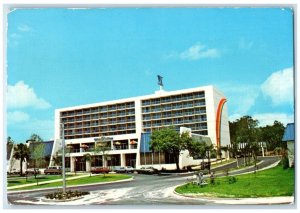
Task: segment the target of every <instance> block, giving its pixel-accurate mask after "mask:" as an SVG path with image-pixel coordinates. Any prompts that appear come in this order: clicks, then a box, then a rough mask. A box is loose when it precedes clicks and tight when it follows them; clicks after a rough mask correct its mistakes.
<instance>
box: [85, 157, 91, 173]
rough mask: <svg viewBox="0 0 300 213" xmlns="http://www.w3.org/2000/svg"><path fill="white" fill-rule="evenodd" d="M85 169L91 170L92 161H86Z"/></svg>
mask: <svg viewBox="0 0 300 213" xmlns="http://www.w3.org/2000/svg"><path fill="white" fill-rule="evenodd" d="M85 170H86V171H87V172H89V171H91V161H88V160H87V161H85Z"/></svg>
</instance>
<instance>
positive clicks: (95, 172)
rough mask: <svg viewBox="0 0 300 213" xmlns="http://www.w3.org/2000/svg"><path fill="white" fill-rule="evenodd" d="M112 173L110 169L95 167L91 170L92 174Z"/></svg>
mask: <svg viewBox="0 0 300 213" xmlns="http://www.w3.org/2000/svg"><path fill="white" fill-rule="evenodd" d="M109 172H111V170H110V169H109V168H106V167H93V168H92V169H91V173H92V174H100V173H106V174H107V173H109Z"/></svg>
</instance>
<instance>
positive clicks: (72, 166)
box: [70, 157, 75, 172]
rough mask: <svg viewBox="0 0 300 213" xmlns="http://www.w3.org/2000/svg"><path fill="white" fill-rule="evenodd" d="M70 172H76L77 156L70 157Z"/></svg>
mask: <svg viewBox="0 0 300 213" xmlns="http://www.w3.org/2000/svg"><path fill="white" fill-rule="evenodd" d="M70 172H75V157H70Z"/></svg>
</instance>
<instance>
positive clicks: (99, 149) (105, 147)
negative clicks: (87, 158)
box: [93, 137, 111, 176]
mask: <svg viewBox="0 0 300 213" xmlns="http://www.w3.org/2000/svg"><path fill="white" fill-rule="evenodd" d="M110 150H111V146H110V141H107V140H106V139H105V137H100V138H98V139H96V140H95V148H94V151H93V155H94V156H95V157H96V156H99V155H101V156H102V166H103V167H104V166H105V165H104V163H105V162H107V159H108V154H109V151H110ZM95 157H94V158H93V159H95ZM104 176H105V173H104Z"/></svg>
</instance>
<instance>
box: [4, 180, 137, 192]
mask: <svg viewBox="0 0 300 213" xmlns="http://www.w3.org/2000/svg"><path fill="white" fill-rule="evenodd" d="M133 180H134V177H131V178H128V179H125V180H116V181H110V182H101V183H91V184H81V185H72V186H67V187H68V188H73V187H81V186H93V185H104V184H111V183H121V182H129V181H133ZM41 185H42V184H41ZM52 189H58V190H59V189H62V187H46V188H41V189H30V190H19V191H7V192H6V193H7V194H14V193H22V192H36V191H44V190H52Z"/></svg>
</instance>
